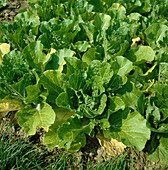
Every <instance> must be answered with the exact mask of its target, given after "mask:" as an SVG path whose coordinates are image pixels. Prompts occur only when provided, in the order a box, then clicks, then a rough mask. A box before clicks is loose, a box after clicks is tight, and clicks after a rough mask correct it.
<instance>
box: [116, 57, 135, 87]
mask: <svg viewBox="0 0 168 170" xmlns="http://www.w3.org/2000/svg"><path fill="white" fill-rule="evenodd" d="M115 59H116V65H117V67H118V73H117V74H118V75H119V76H121V77H122V81H123V84H125V83H126V82H127V77H126V75H127V74H128V73H129V72H130V71H131V70H132V69H133V63H132V62H131V61H129V60H128V59H126V58H125V57H123V56H117V57H116V58H115Z"/></svg>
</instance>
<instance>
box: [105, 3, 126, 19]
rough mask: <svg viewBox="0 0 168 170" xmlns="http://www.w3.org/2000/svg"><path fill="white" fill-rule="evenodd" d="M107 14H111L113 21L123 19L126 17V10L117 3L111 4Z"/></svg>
mask: <svg viewBox="0 0 168 170" xmlns="http://www.w3.org/2000/svg"><path fill="white" fill-rule="evenodd" d="M108 14H111V16H112V18H115V19H118V20H120V19H124V18H125V17H126V16H125V14H126V9H125V7H124V6H122V5H121V4H119V3H113V4H112V6H111V7H110V8H109V9H108Z"/></svg>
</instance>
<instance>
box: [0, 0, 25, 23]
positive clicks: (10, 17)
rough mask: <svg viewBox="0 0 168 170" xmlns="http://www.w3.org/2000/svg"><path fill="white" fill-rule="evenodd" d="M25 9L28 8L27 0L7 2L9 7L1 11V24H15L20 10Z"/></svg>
mask: <svg viewBox="0 0 168 170" xmlns="http://www.w3.org/2000/svg"><path fill="white" fill-rule="evenodd" d="M25 7H28V6H27V0H7V6H5V7H3V8H1V9H0V23H1V22H3V21H8V22H9V23H11V22H13V21H14V17H15V16H16V15H17V14H18V12H19V10H21V9H23V8H25Z"/></svg>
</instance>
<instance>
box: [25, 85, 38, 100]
mask: <svg viewBox="0 0 168 170" xmlns="http://www.w3.org/2000/svg"><path fill="white" fill-rule="evenodd" d="M26 91H27V97H26V98H25V101H26V103H34V102H38V101H39V94H40V92H41V91H40V88H39V85H38V84H36V85H29V86H27V87H26Z"/></svg>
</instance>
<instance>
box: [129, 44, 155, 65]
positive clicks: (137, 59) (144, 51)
mask: <svg viewBox="0 0 168 170" xmlns="http://www.w3.org/2000/svg"><path fill="white" fill-rule="evenodd" d="M154 57H155V52H154V51H153V49H152V48H151V47H149V46H139V47H138V48H135V49H131V50H130V52H129V53H128V54H127V58H128V59H129V60H131V61H132V62H134V63H135V64H141V63H143V62H145V61H153V60H154Z"/></svg>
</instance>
